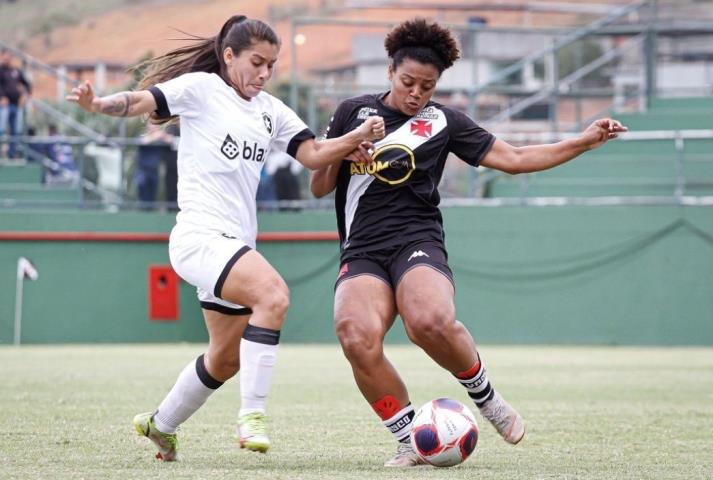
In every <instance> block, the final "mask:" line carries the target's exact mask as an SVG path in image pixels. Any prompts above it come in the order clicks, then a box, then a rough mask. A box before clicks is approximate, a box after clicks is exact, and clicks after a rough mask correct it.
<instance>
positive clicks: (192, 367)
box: [153, 355, 223, 433]
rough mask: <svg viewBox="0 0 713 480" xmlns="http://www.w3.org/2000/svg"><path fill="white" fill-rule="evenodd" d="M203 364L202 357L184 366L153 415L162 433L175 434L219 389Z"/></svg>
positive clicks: (219, 383)
mask: <svg viewBox="0 0 713 480" xmlns="http://www.w3.org/2000/svg"><path fill="white" fill-rule="evenodd" d="M222 384H223V382H219V381H218V380H216V379H214V378H213V377H211V376H210V374H209V373H208V371H207V370H206V369H205V364H204V363H203V355H201V356H200V357H198V358H197V359H195V360H193V361H192V362H190V363H189V364H188V365H186V368H184V369H183V371H182V372H181V373H180V375H178V380H176V384H175V385H174V386H173V388H172V389H171V391H170V392H168V395H166V398H164V399H163V401H162V402H161V405H159V406H158V410H157V411H156V413H155V414H154V418H153V419H154V423H155V424H156V428H157V429H158V430H159V431H160V432H163V433H175V432H176V428H178V426H179V425H180V424H182V423H183V422H185V421H186V420H188V418H189V417H190V416H191V415H193V414H194V413H195V412H196V410H198V409H199V408H200V407H201V405H203V404H204V403H205V401H206V400H207V399H208V397H210V395H211V394H212V393H213V392H215V390H216V389H217V388H218V387H220V386H221V385H222Z"/></svg>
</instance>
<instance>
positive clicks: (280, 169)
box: [265, 152, 303, 211]
mask: <svg viewBox="0 0 713 480" xmlns="http://www.w3.org/2000/svg"><path fill="white" fill-rule="evenodd" d="M302 168H303V167H302V165H301V164H300V163H299V162H297V161H296V160H294V159H293V158H292V157H290V156H289V155H287V154H284V153H282V152H274V153H271V154H270V157H269V158H268V161H267V166H266V167H265V169H266V170H267V171H268V173H269V174H270V175H271V176H272V183H273V185H274V189H275V197H276V199H277V200H300V199H301V198H302V195H301V194H300V183H299V179H298V174H299V173H300V172H301V171H302ZM279 209H280V210H282V211H298V210H299V207H294V206H285V205H281V206H280V207H279Z"/></svg>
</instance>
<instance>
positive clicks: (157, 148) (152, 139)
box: [134, 123, 173, 209]
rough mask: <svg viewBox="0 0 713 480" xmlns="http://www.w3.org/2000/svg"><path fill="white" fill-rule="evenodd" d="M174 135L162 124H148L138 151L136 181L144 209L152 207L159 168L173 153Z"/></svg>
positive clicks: (156, 188)
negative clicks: (162, 126)
mask: <svg viewBox="0 0 713 480" xmlns="http://www.w3.org/2000/svg"><path fill="white" fill-rule="evenodd" d="M172 144H173V135H171V134H170V133H168V132H166V131H165V130H164V129H163V128H161V126H159V125H155V124H152V123H149V124H148V127H147V129H146V135H145V136H144V137H143V138H142V140H141V145H139V148H138V153H137V166H136V174H135V176H134V181H135V182H136V188H137V190H138V197H139V201H140V202H141V204H142V205H141V206H142V208H144V209H147V208H151V204H152V203H153V202H155V201H156V193H157V192H158V180H159V168H160V166H161V161H162V160H163V159H164V158H165V157H167V156H168V155H170V154H171V145H172Z"/></svg>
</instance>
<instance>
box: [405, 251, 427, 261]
mask: <svg viewBox="0 0 713 480" xmlns="http://www.w3.org/2000/svg"><path fill="white" fill-rule="evenodd" d="M417 257H428V258H431V257H430V256H429V255H428V254H427V253H426V252H424V251H423V250H415V251H414V252H413V253H412V254H411V256H410V257H408V260H406V262H410V261H411V260H412V259H414V258H417Z"/></svg>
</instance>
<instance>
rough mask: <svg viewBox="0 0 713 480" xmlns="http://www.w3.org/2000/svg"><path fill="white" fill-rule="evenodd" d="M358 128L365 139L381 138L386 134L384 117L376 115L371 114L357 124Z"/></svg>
mask: <svg viewBox="0 0 713 480" xmlns="http://www.w3.org/2000/svg"><path fill="white" fill-rule="evenodd" d="M359 129H360V130H361V133H362V134H363V136H364V140H366V141H374V140H381V139H382V138H384V135H386V126H385V125H384V119H383V117H380V116H378V115H374V116H371V117H369V118H367V119H366V120H364V123H362V124H361V125H360V126H359Z"/></svg>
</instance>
